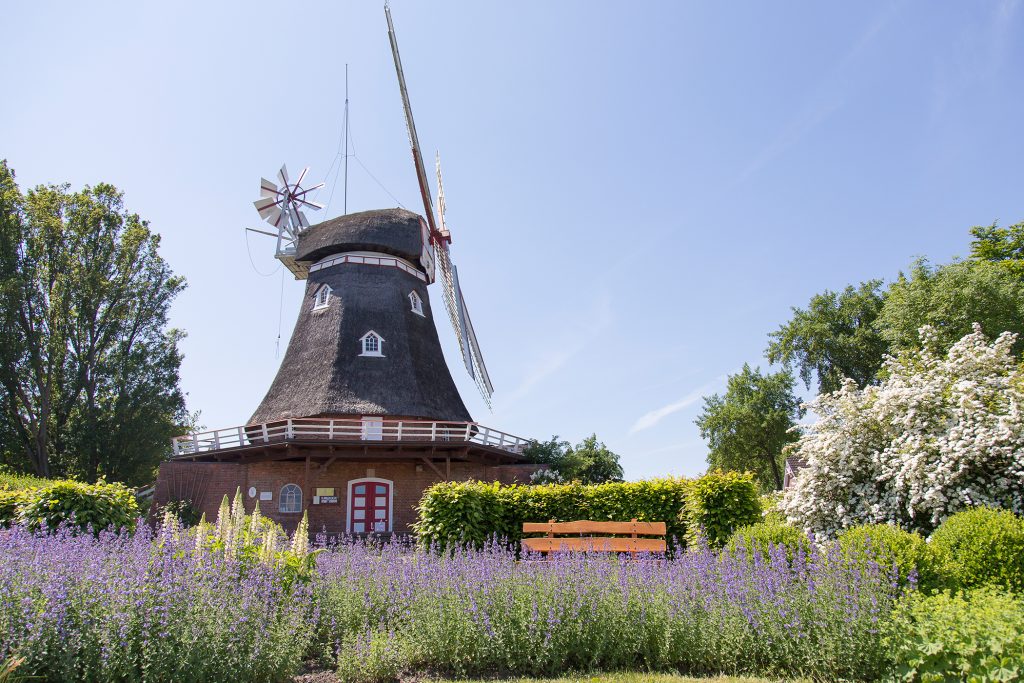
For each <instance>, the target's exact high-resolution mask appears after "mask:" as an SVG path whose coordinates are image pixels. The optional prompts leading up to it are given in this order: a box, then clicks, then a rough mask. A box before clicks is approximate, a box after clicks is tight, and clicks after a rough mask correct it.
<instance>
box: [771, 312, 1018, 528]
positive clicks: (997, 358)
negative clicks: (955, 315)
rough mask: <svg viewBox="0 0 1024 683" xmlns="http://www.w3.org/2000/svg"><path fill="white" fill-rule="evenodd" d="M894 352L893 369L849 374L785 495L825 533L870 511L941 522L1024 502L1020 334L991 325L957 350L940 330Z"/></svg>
mask: <svg viewBox="0 0 1024 683" xmlns="http://www.w3.org/2000/svg"><path fill="white" fill-rule="evenodd" d="M921 342H922V348H920V349H916V350H912V351H907V352H904V353H902V354H900V355H899V356H898V357H893V358H890V359H888V360H887V361H886V365H885V368H884V372H883V376H884V379H883V380H882V381H881V382H880V384H878V385H873V386H868V387H866V388H864V389H859V388H857V386H856V385H855V384H854V383H853V382H852V381H850V382H847V383H846V385H844V386H843V388H842V389H841V390H839V391H838V392H835V393H832V394H822V395H820V396H818V398H817V399H816V400H815V401H814V402H813V403H812V404H811V406H812V408H813V409H814V411H815V412H816V413H817V414H818V415H819V416H820V417H819V420H818V421H817V422H816V423H815V424H814V425H812V426H810V427H808V428H807V429H806V430H805V433H804V435H803V436H802V437H801V438H800V440H799V441H798V442H797V444H796V446H795V448H794V452H795V454H796V455H798V456H800V457H801V458H803V459H804V460H805V461H806V462H807V467H806V468H804V469H803V470H802V471H801V472H800V473H799V474H798V475H797V478H796V482H795V484H794V486H793V487H792V488H790V489H789V490H788V491H787V492H786V495H785V497H784V498H783V501H782V503H781V508H782V510H783V511H784V512H785V513H786V515H787V516H788V518H789V519H790V521H792V522H794V523H796V524H799V525H800V526H802V527H803V528H805V529H806V530H808V531H813V532H814V533H815V534H818V535H819V536H826V537H828V536H833V535H835V534H836V533H837V532H838V531H840V530H841V529H844V528H847V527H851V526H854V525H856V524H863V523H886V522H888V523H893V524H896V525H898V526H900V527H902V528H904V529H907V530H908V531H913V530H918V531H922V532H930V531H931V530H932V529H934V528H935V527H936V526H938V525H939V524H940V523H941V522H942V521H943V520H944V519H946V518H947V517H949V516H950V515H952V514H954V513H956V512H958V511H960V510H963V509H966V508H969V507H974V506H979V505H988V506H992V507H1004V508H1007V509H1010V510H1013V511H1014V512H1016V513H1018V514H1019V513H1020V512H1022V511H1024V371H1022V369H1021V368H1020V367H1019V365H1018V359H1017V358H1016V357H1015V356H1014V355H1013V353H1012V346H1013V343H1014V335H1013V334H1010V333H1003V334H1001V335H1000V336H999V337H998V338H997V339H996V340H995V342H993V343H991V344H990V343H988V342H987V341H986V338H985V336H984V335H983V334H982V332H981V329H980V327H979V326H975V329H974V331H973V332H971V333H970V334H968V335H966V336H965V337H964V338H963V339H961V340H960V341H958V342H957V343H955V344H954V345H953V346H952V347H951V348H950V349H949V350H948V351H946V350H945V349H944V345H943V343H942V341H941V338H940V336H939V335H938V334H937V333H936V331H935V330H933V329H932V328H929V327H925V328H923V329H922V331H921Z"/></svg>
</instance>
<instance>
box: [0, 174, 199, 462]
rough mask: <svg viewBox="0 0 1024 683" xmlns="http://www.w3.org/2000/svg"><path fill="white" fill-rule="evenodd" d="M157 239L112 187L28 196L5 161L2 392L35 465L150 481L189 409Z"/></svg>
mask: <svg viewBox="0 0 1024 683" xmlns="http://www.w3.org/2000/svg"><path fill="white" fill-rule="evenodd" d="M159 246H160V237H159V236H158V235H156V234H154V233H153V232H152V231H151V230H150V229H149V226H148V224H147V223H146V222H145V221H143V220H142V219H140V218H139V216H138V215H136V214H132V213H129V212H127V211H126V210H125V208H124V204H123V197H122V195H121V193H120V192H119V191H118V190H117V189H116V188H114V187H113V186H112V185H108V184H100V185H97V186H95V187H86V188H85V189H83V190H81V191H79V192H72V191H70V189H69V187H68V186H67V185H60V186H55V185H50V186H40V187H37V188H35V189H33V190H30V191H29V192H28V193H27V194H25V195H21V193H20V192H19V191H18V188H17V185H16V184H15V182H14V174H13V173H12V172H11V171H10V169H9V168H8V167H7V165H6V163H3V165H2V166H0V295H2V298H0V328H2V330H0V331H2V332H3V338H2V339H0V384H2V386H3V389H4V393H5V396H4V400H3V402H2V403H3V406H4V408H5V411H6V412H5V417H6V419H7V422H8V427H9V429H10V431H11V432H13V433H15V434H17V435H18V440H19V442H20V443H19V445H20V447H21V448H20V450H21V451H22V452H23V453H24V454H25V458H26V461H27V462H28V464H30V465H31V468H32V469H33V470H34V471H35V472H36V473H37V474H39V475H41V476H53V475H76V476H79V477H83V478H88V479H95V478H96V477H98V476H101V475H105V476H108V477H111V478H115V479H119V480H125V481H130V482H137V481H143V480H145V479H148V478H149V477H151V476H152V473H153V470H154V469H155V467H156V465H157V463H158V462H159V461H160V459H161V458H162V457H163V456H164V455H165V454H166V451H167V443H168V440H169V438H170V436H172V435H173V434H174V433H175V432H176V431H178V429H179V428H180V426H181V425H182V424H184V423H185V421H186V420H187V414H186V412H185V401H184V395H183V394H182V392H181V390H180V389H179V387H178V371H179V367H180V365H181V354H180V352H179V351H178V348H177V343H178V341H179V340H180V339H181V336H182V334H181V333H180V332H179V331H176V330H172V329H168V326H167V322H168V321H167V316H168V311H169V308H170V305H171V302H172V301H173V300H174V298H175V297H176V296H177V295H178V294H179V293H180V292H181V291H182V289H183V288H184V286H185V283H184V280H183V279H182V278H180V277H177V276H175V275H174V274H173V273H172V272H171V270H170V267H169V266H168V265H167V263H166V262H165V261H164V260H163V258H162V257H161V256H160V255H159V253H158V249H159ZM0 433H2V432H0ZM5 446H6V445H5ZM7 449H8V450H11V449H10V448H9V447H8V448H7Z"/></svg>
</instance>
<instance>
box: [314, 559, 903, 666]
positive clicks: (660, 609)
mask: <svg viewBox="0 0 1024 683" xmlns="http://www.w3.org/2000/svg"><path fill="white" fill-rule="evenodd" d="M530 559H532V560H533V561H517V560H516V557H515V554H514V553H513V552H511V551H509V550H507V549H505V548H502V547H499V546H493V545H492V546H487V547H486V548H484V549H483V550H482V551H466V550H457V551H454V552H452V553H445V554H441V555H438V554H433V553H429V552H424V551H420V550H417V551H410V550H409V549H408V548H403V547H401V546H400V545H399V544H391V545H387V546H384V547H383V548H374V547H371V546H365V545H354V546H347V547H342V548H339V549H338V550H336V551H334V552H327V553H325V554H323V555H321V556H320V559H319V562H318V575H317V578H316V579H315V580H314V582H313V586H314V591H315V593H316V596H317V601H318V604H319V607H320V621H319V628H318V630H317V640H318V643H319V648H320V649H321V651H322V652H325V653H326V655H325V656H327V657H331V656H336V657H337V662H338V669H339V674H340V675H341V678H342V680H345V681H383V680H394V679H395V678H396V677H397V676H398V675H399V674H401V673H402V672H411V671H418V670H431V671H434V672H438V673H443V674H446V675H456V676H459V675H483V674H511V675H545V674H552V673H561V672H564V671H567V670H592V669H604V670H609V669H634V670H645V671H646V670H659V669H660V670H669V669H673V670H679V671H682V672H690V673H700V672H714V673H719V672H756V673H762V674H767V675H773V674H780V675H790V676H792V675H796V674H797V673H800V674H802V675H806V676H813V677H817V678H822V679H828V680H835V679H837V678H847V677H849V678H857V679H862V678H873V677H877V676H879V675H881V674H882V673H883V672H885V671H887V670H888V667H889V659H888V657H889V655H888V653H887V651H886V650H885V649H883V648H882V647H881V641H880V635H879V630H880V628H881V627H882V626H883V622H884V620H885V618H886V615H887V614H888V612H889V611H890V609H891V608H892V606H893V604H894V602H895V600H896V598H897V596H898V595H899V589H898V588H897V587H896V586H895V584H894V582H893V580H892V577H891V576H890V575H889V574H888V573H887V572H886V571H885V570H884V569H882V568H879V567H878V566H877V565H873V564H872V565H870V566H868V567H862V566H853V565H850V564H848V563H846V562H844V561H843V558H842V556H841V554H840V553H838V552H837V551H835V550H833V551H830V554H824V553H821V552H819V551H818V550H816V549H812V550H811V551H810V552H809V553H807V554H801V556H800V558H799V559H797V560H796V561H795V562H793V563H790V562H789V561H788V560H787V559H786V556H785V553H784V552H780V551H775V552H773V553H771V554H770V555H767V556H764V557H758V558H757V559H756V560H754V561H751V558H748V557H746V556H744V555H742V554H738V555H730V554H721V555H720V554H719V553H717V552H715V551H712V550H710V549H708V548H707V547H703V548H700V549H697V550H690V551H687V552H684V553H679V554H677V556H676V557H675V558H674V559H671V560H667V561H666V560H664V559H662V558H653V557H639V558H636V559H632V558H622V559H619V558H616V557H615V556H606V555H600V554H590V555H588V554H557V555H556V556H555V557H553V558H552V559H547V560H544V561H537V560H536V558H530Z"/></svg>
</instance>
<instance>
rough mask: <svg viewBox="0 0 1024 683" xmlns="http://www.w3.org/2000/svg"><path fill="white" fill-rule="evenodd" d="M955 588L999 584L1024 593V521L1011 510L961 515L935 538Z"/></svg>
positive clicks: (934, 545) (933, 543) (982, 510)
mask: <svg viewBox="0 0 1024 683" xmlns="http://www.w3.org/2000/svg"><path fill="white" fill-rule="evenodd" d="M931 546H932V548H934V550H935V551H936V552H937V553H939V556H940V558H941V559H942V560H943V562H944V566H945V569H944V570H945V571H946V572H947V573H948V574H949V576H950V579H951V580H952V582H953V585H954V586H959V587H961V588H972V587H976V586H985V585H996V586H1002V587H1003V588H1008V589H1010V590H1013V591H1017V592H1018V593H1019V592H1024V520H1022V519H1021V518H1020V517H1017V516H1016V515H1014V514H1013V513H1012V512H1010V511H1009V510H996V509H994V508H987V507H979V508H974V509H972V510H965V511H963V512H958V513H957V514H955V515H953V516H952V517H950V518H948V519H947V520H946V521H944V522H943V523H942V524H941V525H940V526H939V528H938V529H936V530H935V532H934V533H933V534H932V535H931Z"/></svg>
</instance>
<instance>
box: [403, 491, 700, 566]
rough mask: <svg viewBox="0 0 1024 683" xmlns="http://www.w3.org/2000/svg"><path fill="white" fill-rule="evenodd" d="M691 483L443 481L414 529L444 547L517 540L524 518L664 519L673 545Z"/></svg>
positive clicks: (428, 495) (682, 532) (428, 496)
mask: <svg viewBox="0 0 1024 683" xmlns="http://www.w3.org/2000/svg"><path fill="white" fill-rule="evenodd" d="M690 485H691V482H690V481H689V480H686V479H677V478H665V479H648V480H646V481H635V482H609V483H605V484H591V485H586V484H580V483H572V484H546V485H543V486H520V485H513V486H503V485H501V484H498V483H497V482H495V483H492V484H486V483H482V482H476V481H469V482H444V483H441V484H435V485H434V486H432V487H430V488H429V489H427V490H426V491H425V492H424V494H423V498H422V500H421V501H420V504H419V507H418V508H417V509H418V512H419V520H418V521H417V522H416V524H414V525H413V528H414V529H415V531H416V533H417V535H418V536H419V538H420V541H421V542H423V543H424V544H427V545H433V546H436V547H437V548H439V549H445V548H448V547H451V546H454V545H462V544H470V545H473V546H475V547H481V546H482V545H484V544H485V543H486V542H487V541H488V540H490V539H492V538H493V537H495V536H497V537H499V538H504V539H508V540H510V541H513V542H518V541H519V540H520V539H521V538H522V528H523V522H546V521H548V520H551V519H554V520H557V521H572V520H581V519H588V520H595V521H629V520H631V519H638V520H640V521H646V522H665V523H666V525H667V529H668V534H667V535H668V539H669V543H670V544H671V543H672V542H673V539H679V540H680V541H683V539H684V538H685V536H686V521H685V518H683V517H681V515H680V512H681V511H682V510H683V506H684V504H685V501H686V493H687V491H688V490H689V487H690Z"/></svg>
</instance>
